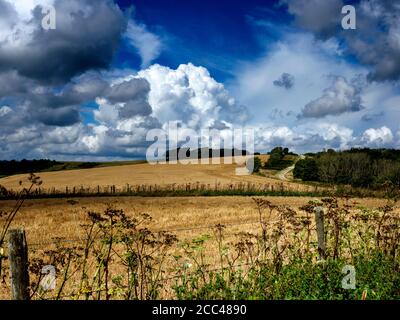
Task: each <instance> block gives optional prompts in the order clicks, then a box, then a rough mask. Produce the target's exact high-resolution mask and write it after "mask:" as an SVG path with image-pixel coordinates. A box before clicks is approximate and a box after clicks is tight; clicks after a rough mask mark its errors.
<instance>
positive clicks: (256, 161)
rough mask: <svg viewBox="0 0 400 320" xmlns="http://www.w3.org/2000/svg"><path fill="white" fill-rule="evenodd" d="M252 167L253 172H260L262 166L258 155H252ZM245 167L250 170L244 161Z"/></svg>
mask: <svg viewBox="0 0 400 320" xmlns="http://www.w3.org/2000/svg"><path fill="white" fill-rule="evenodd" d="M253 159H254V167H253V172H256V173H257V172H260V169H261V167H262V163H261V159H260V158H259V157H254V158H253ZM246 166H247V168H248V169H249V170H250V169H251V168H250V166H249V165H248V162H247V163H246Z"/></svg>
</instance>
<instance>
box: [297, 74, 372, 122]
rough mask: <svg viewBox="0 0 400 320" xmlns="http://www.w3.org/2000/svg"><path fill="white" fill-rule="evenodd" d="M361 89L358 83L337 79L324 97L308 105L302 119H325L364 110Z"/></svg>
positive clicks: (301, 115) (303, 111)
mask: <svg viewBox="0 0 400 320" xmlns="http://www.w3.org/2000/svg"><path fill="white" fill-rule="evenodd" d="M360 92H361V89H360V87H358V84H357V83H356V81H353V83H348V82H347V80H346V79H345V78H343V77H336V78H335V79H334V81H333V84H332V86H331V87H329V88H326V89H325V90H324V92H323V95H322V96H321V97H319V98H318V99H316V100H313V101H311V102H309V103H308V104H306V105H305V106H304V108H303V110H302V111H301V114H300V115H299V117H300V118H323V117H326V116H328V115H339V114H342V113H346V112H357V111H360V110H362V109H363V108H364V107H363V105H362V100H361V95H360Z"/></svg>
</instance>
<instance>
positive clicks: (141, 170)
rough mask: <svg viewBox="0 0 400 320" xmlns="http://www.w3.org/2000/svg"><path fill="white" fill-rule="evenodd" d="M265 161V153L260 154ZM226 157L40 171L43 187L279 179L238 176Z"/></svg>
mask: <svg viewBox="0 0 400 320" xmlns="http://www.w3.org/2000/svg"><path fill="white" fill-rule="evenodd" d="M261 157H262V158H263V161H266V160H267V158H268V156H261ZM227 159H228V158H224V159H222V158H221V159H220V158H218V159H214V160H215V161H221V164H182V163H177V164H173V163H168V164H149V163H139V164H133V165H121V166H109V167H101V168H91V169H77V170H66V171H57V172H41V173H39V174H38V175H39V176H40V178H41V180H42V181H43V184H42V187H43V188H48V189H51V188H56V189H63V188H65V187H75V186H84V187H92V188H94V187H97V186H107V185H114V186H116V187H117V188H119V187H124V186H126V185H127V184H130V185H146V184H147V185H155V184H157V185H158V186H163V185H171V184H184V183H200V184H215V183H220V184H229V183H238V182H252V183H267V182H271V181H272V182H279V181H278V180H274V179H267V178H265V177H260V176H257V175H250V176H238V175H236V173H235V169H236V168H239V167H243V164H227V163H224V161H227ZM27 176H28V175H27V174H19V175H14V176H10V177H6V178H3V179H0V185H3V186H4V187H6V188H7V189H13V190H17V189H19V188H20V184H19V182H20V181H26V179H27Z"/></svg>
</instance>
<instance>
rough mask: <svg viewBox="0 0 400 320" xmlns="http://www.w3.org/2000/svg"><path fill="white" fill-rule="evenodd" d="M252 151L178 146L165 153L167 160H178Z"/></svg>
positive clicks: (246, 153) (234, 154)
mask: <svg viewBox="0 0 400 320" xmlns="http://www.w3.org/2000/svg"><path fill="white" fill-rule="evenodd" d="M249 154H250V153H249V152H248V151H247V150H239V149H235V148H234V149H211V148H201V149H193V150H191V149H190V148H177V149H173V150H167V152H166V153H165V159H166V161H177V160H186V159H207V158H219V157H230V156H245V155H249Z"/></svg>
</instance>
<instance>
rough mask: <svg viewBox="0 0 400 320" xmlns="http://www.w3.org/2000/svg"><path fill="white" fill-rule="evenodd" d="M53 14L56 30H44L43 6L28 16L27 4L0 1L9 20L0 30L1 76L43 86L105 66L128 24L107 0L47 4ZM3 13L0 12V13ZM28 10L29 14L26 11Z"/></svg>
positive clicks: (72, 0)
mask: <svg viewBox="0 0 400 320" xmlns="http://www.w3.org/2000/svg"><path fill="white" fill-rule="evenodd" d="M44 4H51V5H53V6H54V7H55V9H56V12H57V24H56V29H55V30H45V29H43V28H42V19H43V17H44V15H43V14H42V7H41V5H36V6H34V7H33V8H30V9H32V11H31V15H30V16H26V7H29V3H26V4H25V3H22V2H16V3H14V2H13V1H9V0H7V1H5V0H1V2H0V5H1V7H3V8H6V12H5V13H2V14H6V15H7V16H8V17H13V18H9V19H6V20H3V19H0V20H2V23H3V28H2V30H1V31H0V42H1V46H0V72H1V71H2V72H4V71H10V70H16V71H17V72H18V74H19V75H21V76H25V77H29V78H32V79H36V80H39V81H40V82H42V83H63V82H65V81H67V80H69V79H71V78H72V77H73V76H76V75H79V74H82V73H83V72H85V71H87V70H90V69H99V68H106V67H108V66H109V64H110V62H111V61H112V58H113V55H114V53H115V52H116V49H117V46H118V45H119V41H120V38H121V35H122V33H123V32H124V31H125V29H126V20H125V18H124V15H123V13H122V11H121V10H120V9H119V7H118V6H117V5H116V4H114V3H113V2H112V1H108V0H98V1H93V0H84V1H81V0H71V1H61V0H54V1H45V2H44ZM0 11H1V10H0ZM28 12H29V11H28Z"/></svg>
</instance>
